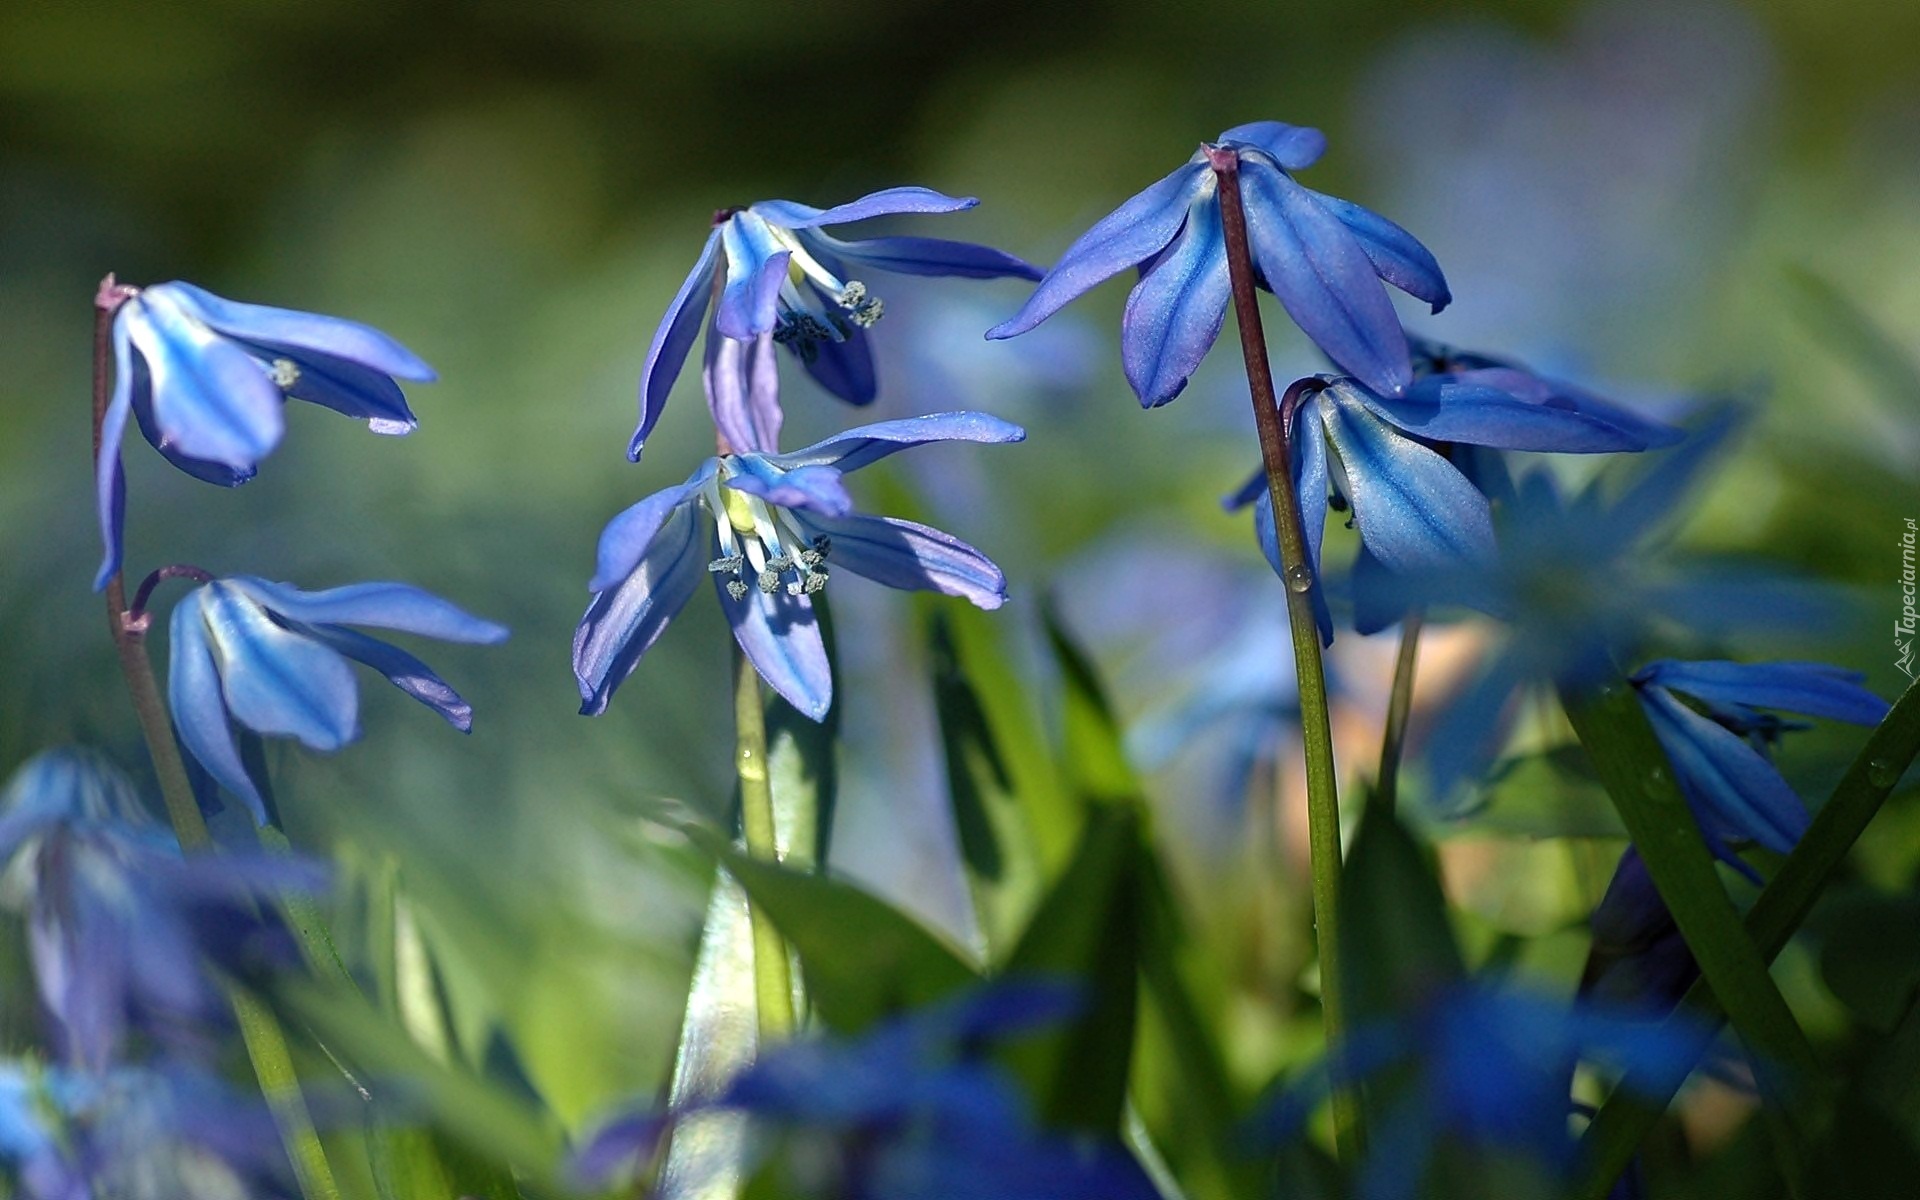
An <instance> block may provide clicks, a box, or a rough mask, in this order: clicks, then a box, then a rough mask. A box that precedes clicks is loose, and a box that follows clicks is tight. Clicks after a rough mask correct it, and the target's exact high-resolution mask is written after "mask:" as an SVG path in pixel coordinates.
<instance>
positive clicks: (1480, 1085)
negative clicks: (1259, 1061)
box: [1257, 984, 1700, 1200]
mask: <svg viewBox="0 0 1920 1200" xmlns="http://www.w3.org/2000/svg"><path fill="white" fill-rule="evenodd" d="M1646 1018H1647V1014H1646V1013H1645V1012H1644V1011H1641V1010H1636V1009H1630V1008H1619V1007H1613V1006H1606V1007H1602V1006H1599V1005H1595V1004H1591V1003H1585V1002H1574V1003H1571V1004H1569V1003H1564V1002H1561V1001H1557V1000H1554V999H1550V998H1548V997H1546V996H1542V995H1536V994H1532V993H1529V992H1523V991H1517V990H1511V989H1501V990H1495V989H1493V988H1490V987H1485V986H1481V985H1475V984H1456V985H1453V986H1451V987H1447V988H1444V989H1442V990H1440V991H1439V992H1437V993H1436V994H1434V995H1433V996H1432V997H1431V998H1430V999H1429V1000H1428V1001H1427V1002H1426V1003H1425V1004H1424V1005H1422V1006H1421V1007H1420V1008H1419V1009H1418V1010H1417V1011H1415V1012H1413V1013H1410V1014H1408V1015H1407V1016H1406V1017H1405V1018H1404V1019H1403V1020H1401V1021H1400V1022H1399V1023H1398V1024H1395V1025H1392V1026H1384V1027H1375V1028H1373V1029H1369V1030H1362V1031H1360V1032H1359V1033H1358V1034H1357V1035H1356V1036H1355V1037H1354V1038H1353V1039H1352V1041H1351V1043H1350V1047H1349V1050H1348V1053H1347V1057H1346V1060H1345V1062H1344V1063H1343V1064H1341V1065H1338V1066H1336V1065H1334V1064H1332V1063H1327V1064H1323V1065H1322V1066H1321V1067H1320V1068H1319V1069H1317V1070H1316V1071H1315V1072H1313V1073H1312V1074H1311V1076H1310V1077H1309V1078H1308V1079H1307V1080H1306V1081H1303V1082H1302V1083H1300V1084H1297V1085H1295V1086H1293V1087H1290V1088H1289V1089H1288V1090H1287V1091H1285V1092H1283V1093H1282V1094H1281V1095H1280V1096H1279V1097H1278V1098H1277V1099H1276V1100H1275V1101H1274V1102H1272V1103H1271V1104H1270V1106H1269V1107H1268V1108H1267V1110H1266V1111H1265V1112H1264V1113H1263V1114H1262V1116H1261V1117H1260V1118H1258V1126H1257V1128H1258V1129H1259V1130H1260V1131H1261V1132H1262V1133H1264V1134H1265V1135H1267V1136H1269V1137H1274V1138H1287V1137H1292V1136H1297V1134H1298V1132H1299V1129H1300V1127H1301V1125H1302V1124H1303V1123H1304V1120H1305V1118H1306V1117H1307V1116H1308V1115H1309V1114H1310V1113H1311V1111H1312V1109H1313V1107H1314V1106H1315V1105H1316V1104H1317V1103H1318V1101H1319V1099H1320V1098H1321V1096H1322V1095H1324V1091H1325V1088H1326V1085H1327V1084H1328V1083H1329V1082H1331V1083H1333V1084H1335V1085H1336V1086H1352V1085H1354V1084H1357V1083H1361V1082H1366V1081H1369V1080H1372V1081H1375V1086H1376V1087H1379V1088H1380V1089H1381V1093H1380V1095H1381V1098H1382V1099H1383V1100H1384V1102H1385V1105H1386V1111H1385V1114H1384V1116H1383V1118H1382V1119H1381V1120H1379V1121H1377V1122H1376V1123H1375V1124H1374V1126H1373V1129H1372V1134H1373V1136H1372V1139H1371V1142H1370V1145H1369V1148H1368V1153H1367V1158H1366V1162H1365V1164H1364V1166H1363V1168H1362V1170H1361V1173H1360V1178H1359V1180H1358V1184H1357V1186H1356V1188H1355V1192H1354V1194H1355V1196H1356V1197H1358V1200H1411V1198H1413V1197H1416V1196H1421V1195H1425V1194H1427V1193H1426V1192H1425V1191H1424V1190H1423V1186H1422V1185H1423V1181H1424V1180H1425V1178H1426V1176H1427V1173H1428V1170H1429V1168H1430V1167H1431V1166H1432V1164H1433V1162H1434V1159H1435V1157H1436V1154H1437V1152H1438V1151H1439V1149H1440V1148H1441V1147H1442V1146H1443V1145H1445V1146H1456V1147H1461V1148H1465V1149H1470V1150H1474V1151H1493V1152H1496V1153H1506V1154H1517V1155H1519V1156H1521V1157H1522V1158H1523V1159H1524V1160H1525V1161H1526V1162H1527V1163H1528V1164H1529V1165H1530V1166H1532V1167H1533V1168H1535V1169H1537V1170H1540V1171H1543V1172H1546V1173H1547V1174H1548V1175H1549V1176H1560V1175H1563V1174H1564V1173H1565V1172H1566V1171H1567V1170H1568V1168H1570V1167H1571V1166H1572V1165H1573V1152H1574V1146H1575V1143H1574V1139H1573V1136H1572V1134H1571V1132H1570V1130H1569V1128H1568V1118H1569V1116H1570V1115H1571V1114H1572V1112H1573V1101H1572V1097H1571V1094H1570V1089H1571V1085H1572V1082H1573V1073H1574V1069H1575V1067H1576V1066H1577V1065H1579V1064H1580V1063H1582V1062H1588V1063H1592V1064H1595V1065H1598V1066H1601V1067H1604V1068H1606V1069H1608V1070H1610V1071H1615V1072H1622V1073H1627V1072H1631V1074H1630V1075H1627V1076H1626V1078H1628V1079H1632V1080H1636V1081H1638V1082H1641V1083H1643V1084H1645V1085H1646V1086H1647V1087H1648V1088H1649V1089H1650V1091H1651V1090H1652V1089H1653V1088H1655V1087H1669V1085H1670V1087H1671V1088H1677V1087H1678V1085H1679V1083H1680V1082H1681V1081H1682V1080H1683V1079H1685V1077H1686V1075H1687V1074H1688V1073H1689V1072H1690V1071H1691V1070H1692V1067H1693V1062H1694V1059H1695V1056H1696V1054H1697V1053H1698V1051H1699V1049H1700V1041H1699V1038H1698V1034H1697V1032H1696V1031H1695V1030H1694V1028H1693V1027H1692V1026H1690V1025H1675V1024H1672V1023H1667V1022H1660V1021H1649V1020H1647V1019H1646ZM1396 1085H1397V1086H1396ZM1658 1094H1662V1095H1665V1094H1668V1092H1667V1091H1662V1092H1659V1093H1658Z"/></svg>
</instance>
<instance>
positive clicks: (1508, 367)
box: [1447, 351, 1687, 450]
mask: <svg viewBox="0 0 1920 1200" xmlns="http://www.w3.org/2000/svg"><path fill="white" fill-rule="evenodd" d="M1449 357H1450V361H1451V362H1452V363H1453V364H1454V369H1452V370H1451V371H1448V372H1447V374H1449V375H1451V376H1452V377H1453V378H1454V379H1455V380H1457V381H1459V382H1461V383H1472V384H1486V385H1489V386H1492V387H1495V388H1499V389H1500V390H1502V391H1505V392H1509V393H1511V394H1512V395H1514V396H1517V397H1519V398H1520V399H1522V400H1529V401H1532V402H1533V403H1535V404H1543V405H1547V406H1549V407H1551V408H1559V409H1566V410H1568V411H1571V412H1577V413H1583V414H1585V415H1586V416H1589V417H1593V418H1595V419H1597V420H1600V421H1604V422H1606V423H1607V424H1609V425H1611V426H1613V427H1614V428H1616V429H1618V430H1620V431H1621V432H1622V433H1624V434H1626V435H1627V436H1629V437H1631V438H1633V439H1635V440H1636V441H1637V442H1638V443H1639V444H1638V445H1637V446H1635V447H1634V448H1635V449H1636V450H1649V449H1656V448H1659V447H1663V446H1671V445H1674V444H1675V443H1677V442H1679V441H1681V440H1682V439H1683V438H1685V437H1686V436H1687V435H1686V432H1685V431H1684V430H1681V429H1676V428H1675V427H1673V426H1672V425H1667V424H1665V423H1663V422H1660V421H1655V420H1651V419H1650V418H1647V417H1643V416H1641V415H1640V414H1639V413H1637V412H1634V411H1632V410H1631V409H1628V408H1624V407H1622V406H1620V405H1618V404H1615V403H1613V402H1612V401H1610V400H1602V399H1601V398H1600V397H1598V396H1596V395H1594V394H1593V393H1592V392H1589V391H1586V390H1585V389H1583V388H1578V387H1575V386H1573V385H1572V384H1570V383H1564V382H1562V381H1560V380H1557V379H1547V378H1544V377H1542V376H1540V375H1536V374H1534V373H1533V372H1532V371H1529V370H1527V369H1525V368H1524V367H1517V366H1514V365H1512V364H1510V363H1503V362H1500V361H1499V360H1498V359H1494V358H1489V357H1488V356H1486V355H1484V354H1466V353H1461V352H1458V351H1456V352H1454V353H1453V354H1452V355H1450V356H1449Z"/></svg>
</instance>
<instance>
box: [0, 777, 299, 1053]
mask: <svg viewBox="0 0 1920 1200" xmlns="http://www.w3.org/2000/svg"><path fill="white" fill-rule="evenodd" d="M0 806H3V807H0V864H3V865H4V866H5V874H4V880H5V885H4V888H3V889H0V899H4V900H5V902H6V903H7V904H8V905H9V906H10V907H13V908H16V909H21V910H24V911H25V913H26V915H27V921H28V951H29V957H30V959H31V961H32V964H33V973H34V979H35V982H36V983H37V984H38V986H39V991H40V997H41V1001H42V1003H43V1004H44V1006H45V1008H46V1011H47V1014H48V1016H49V1017H50V1018H51V1019H52V1022H53V1025H54V1029H55V1032H56V1034H57V1037H56V1039H55V1040H56V1042H57V1043H58V1046H59V1049H60V1053H61V1056H62V1058H63V1059H64V1060H65V1061H66V1062H67V1063H68V1064H69V1065H71V1066H73V1067H76V1068H82V1069H86V1070H89V1071H94V1072H100V1071H104V1070H106V1069H107V1067H108V1065H109V1064H110V1063H112V1062H114V1061H115V1060H116V1059H117V1058H118V1056H119V1053H120V1051H121V1049H122V1047H123V1046H124V1044H125V1043H126V1041H127V1035H128V1032H129V1030H130V1029H135V1028H137V1029H140V1030H143V1031H145V1032H147V1033H149V1034H152V1035H156V1036H160V1037H163V1038H173V1039H174V1040H178V1039H179V1038H181V1037H191V1035H193V1034H194V1033H196V1032H198V1029H199V1028H200V1027H203V1026H205V1025H206V1024H207V1023H208V1022H211V1021H214V1020H217V1019H218V1018H219V1017H220V1016H221V1014H222V1013H223V1012H224V1009H223V1008H222V1006H221V1005H220V1003H219V993H218V992H217V991H216V990H215V989H214V988H213V986H212V983H211V980H210V978H209V977H208V970H207V964H208V963H209V962H217V963H219V964H220V966H221V969H222V970H223V971H224V972H225V973H227V974H232V975H243V974H246V973H247V972H249V971H255V970H258V969H260V968H262V967H264V966H267V965H270V964H272V963H275V962H280V961H284V960H286V959H288V958H290V957H292V955H293V953H294V948H293V945H292V943H291V941H290V940H289V939H288V938H287V937H286V936H285V934H284V931H283V930H282V929H281V928H280V927H279V926H278V925H277V924H275V923H273V922H272V920H271V919H270V918H265V917H263V916H262V915H261V913H260V910H259V907H258V903H257V902H258V901H259V900H260V899H261V898H263V897H265V896H268V895H271V894H273V893H275V892H280V891H287V890H298V891H313V890H315V889H317V888H319V887H320V886H322V885H323V883H324V872H322V871H321V870H320V869H319V868H318V867H316V866H314V865H312V864H309V863H306V862H303V861H300V860H296V859H292V858H285V857H281V856H277V855H276V856H271V857H261V856H257V855H256V856H252V857H249V856H243V855H224V854H223V855H219V856H216V857H213V858H207V859H203V860H196V861H194V862H193V863H191V864H190V863H188V862H187V861H186V860H185V859H184V858H183V857H182V856H181V854H180V850H179V846H178V845H177V844H176V843H175V842H174V840H173V836H172V834H170V833H169V832H167V831H166V830H165V829H164V828H162V827H161V826H159V825H158V824H156V823H155V822H154V821H153V820H152V819H151V818H150V817H149V816H148V815H147V812H146V810H145V808H144V807H142V806H141V804H140V803H139V800H138V798H137V797H136V795H135V794H134V791H133V788H132V787H131V785H130V784H128V782H127V781H126V779H125V777H124V776H122V775H121V774H120V773H119V772H118V771H116V770H115V769H113V768H112V767H111V766H110V765H108V764H106V763H105V762H104V761H102V760H100V759H99V758H97V757H94V756H90V755H84V754H81V753H79V752H75V751H66V750H56V751H48V752H47V753H44V754H41V755H39V756H37V757H36V758H34V759H32V760H30V761H29V762H28V763H27V764H26V765H25V766H23V767H21V769H20V770H19V772H18V773H17V774H16V775H15V776H14V778H13V780H12V781H11V782H10V783H9V785H8V787H7V790H6V793H5V794H4V796H3V797H0Z"/></svg>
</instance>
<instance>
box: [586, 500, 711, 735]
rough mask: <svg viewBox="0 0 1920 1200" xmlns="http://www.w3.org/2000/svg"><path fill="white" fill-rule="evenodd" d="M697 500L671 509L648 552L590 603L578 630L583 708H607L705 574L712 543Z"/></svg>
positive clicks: (600, 710)
mask: <svg viewBox="0 0 1920 1200" xmlns="http://www.w3.org/2000/svg"><path fill="white" fill-rule="evenodd" d="M700 525H701V523H700V521H699V519H698V512H697V510H696V509H695V508H694V507H693V506H692V505H679V506H675V507H673V508H672V509H671V511H670V513H669V514H668V516H667V518H666V520H665V521H664V522H663V523H662V524H661V525H660V527H659V530H658V532H657V533H655V534H654V535H653V536H652V537H651V538H650V539H648V540H647V541H646V543H645V545H646V551H645V553H644V555H643V556H642V557H641V558H640V559H639V561H638V562H637V563H635V565H634V568H633V571H632V572H631V573H630V574H629V575H627V577H626V578H625V579H622V580H621V581H620V582H619V584H618V585H617V586H615V587H612V588H609V589H608V590H606V591H603V592H601V593H600V594H599V595H597V596H595V597H594V598H593V603H592V604H590V605H588V606H587V611H586V615H585V616H583V617H581V618H580V627H579V629H577V630H576V631H575V632H574V635H573V676H574V679H575V680H576V681H578V683H579V685H580V701H581V702H580V713H581V715H582V716H598V715H600V714H601V713H603V712H605V711H607V702H608V701H609V700H611V699H612V698H613V693H614V689H615V688H618V687H619V686H620V685H621V683H623V682H624V681H625V680H626V678H627V676H629V675H631V674H633V669H634V668H635V667H636V666H638V665H640V656H641V655H643V654H645V653H646V652H647V649H648V647H650V646H652V645H653V643H654V640H655V639H656V638H658V637H659V636H660V633H661V631H662V630H664V629H665V628H666V627H667V622H669V621H671V620H672V619H673V618H674V616H675V614H677V613H678V612H679V611H680V610H681V609H682V608H683V607H685V606H686V603H687V598H688V597H689V596H692V595H693V590H694V588H695V587H697V586H698V585H699V583H700V577H701V576H702V575H704V574H706V570H705V564H706V561H707V558H708V555H707V553H706V552H707V550H708V548H709V544H708V542H707V540H706V539H705V538H703V537H702V536H701V528H700Z"/></svg>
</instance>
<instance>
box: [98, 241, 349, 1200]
mask: <svg viewBox="0 0 1920 1200" xmlns="http://www.w3.org/2000/svg"><path fill="white" fill-rule="evenodd" d="M112 290H113V279H112V276H108V278H107V282H106V283H105V284H103V285H102V287H101V294H102V298H103V300H104V299H105V298H106V297H108V296H109V295H111V293H112ZM113 311H114V309H113V305H112V304H111V303H98V302H97V303H96V304H95V306H94V336H93V451H94V458H95V461H96V462H97V461H98V460H99V455H100V441H101V438H100V426H101V422H102V420H103V419H104V418H105V415H106V408H107V392H108V380H109V378H110V372H111V369H112V359H111V352H112V335H113ZM106 593H107V630H108V633H109V634H111V636H112V637H113V644H114V648H115V649H116V650H118V651H119V654H120V671H121V673H122V674H123V675H125V676H126V681H127V692H128V694H129V695H130V696H131V697H132V698H133V709H134V713H135V714H136V715H137V716H138V717H139V719H140V732H141V735H142V736H143V737H144V738H145V739H146V743H147V751H148V753H149V754H150V755H151V756H152V758H153V769H154V774H155V775H156V776H158V778H159V781H160V795H161V798H162V799H163V800H164V801H165V802H166V806H167V816H168V818H169V819H170V820H171V821H172V823H173V832H174V836H175V837H176V838H177V839H179V842H180V847H181V849H183V850H185V851H187V852H189V853H210V852H212V851H213V850H214V845H213V836H212V835H211V834H210V833H208V832H207V823H206V820H205V819H204V818H203V817H201V815H200V805H199V802H198V801H197V800H195V799H194V795H193V785H192V784H191V783H190V782H189V781H188V779H187V767H186V763H185V762H183V761H182V760H181V758H180V747H179V745H178V744H177V743H176V742H175V741H174V740H173V721H172V718H171V717H170V716H169V715H168V713H167V704H166V701H165V700H163V699H162V698H161V696H160V685H159V684H158V683H157V682H156V681H155V679H154V675H153V663H152V661H151V660H149V659H148V657H147V646H146V621H145V620H144V619H141V620H137V621H129V620H128V619H127V593H126V586H125V584H124V582H123V581H122V579H121V577H120V575H119V573H117V572H116V573H115V574H114V576H113V578H112V579H110V580H108V581H107V587H106ZM227 999H228V1001H229V1002H230V1003H231V1004H232V1006H233V1014H234V1017H235V1019H236V1020H237V1021H238V1022H239V1025H240V1036H241V1038H242V1040H243V1041H244V1042H245V1043H246V1047H247V1057H248V1058H249V1059H251V1060H252V1062H253V1071H254V1075H255V1077H256V1078H258V1080H259V1081H260V1092H261V1094H262V1095H263V1096H264V1097H265V1098H266V1101H267V1106H268V1108H269V1109H271V1110H272V1112H273V1118H274V1124H275V1125H276V1126H277V1127H278V1128H279V1130H280V1137H281V1140H282V1141H283V1142H284V1143H285V1145H286V1148H287V1157H288V1158H289V1159H291V1160H292V1163H293V1170H294V1176H295V1178H296V1179H297V1181H298V1182H299V1185H300V1193H301V1195H302V1196H304V1197H306V1200H338V1198H339V1196H340V1188H339V1185H338V1184H337V1183H335V1181H334V1178H333V1170H332V1168H331V1167H330V1166H329V1165H328V1163H327V1156H326V1151H325V1150H324V1149H323V1148H322V1147H321V1145H320V1135H319V1134H317V1133H315V1132H314V1128H313V1117H312V1115H311V1114H310V1113H309V1112H308V1111H307V1103H306V1099H305V1097H304V1096H302V1095H301V1093H300V1082H299V1079H298V1077H297V1076H296V1074H295V1072H294V1067H293V1055H292V1053H291V1052H290V1051H289V1050H288V1048H287V1038H286V1034H285V1033H284V1032H283V1031H282V1030H281V1028H280V1024H279V1022H278V1021H276V1020H275V1019H274V1016H273V1013H272V1012H271V1011H270V1010H269V1009H268V1008H267V1007H266V1006H265V1005H263V1004H262V1003H260V1001H259V1000H258V999H257V998H256V997H254V996H253V995H251V994H250V993H248V992H246V991H245V990H243V989H241V988H240V987H238V986H231V987H229V988H228V989H227Z"/></svg>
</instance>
